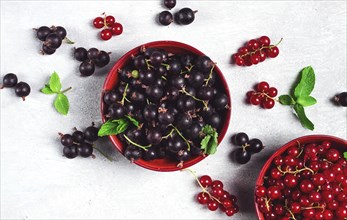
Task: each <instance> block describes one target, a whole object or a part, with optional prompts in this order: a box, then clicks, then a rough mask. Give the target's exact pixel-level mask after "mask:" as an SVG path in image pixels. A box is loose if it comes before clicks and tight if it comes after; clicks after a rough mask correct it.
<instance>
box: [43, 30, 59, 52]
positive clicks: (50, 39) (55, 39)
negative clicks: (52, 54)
mask: <svg viewBox="0 0 347 220" xmlns="http://www.w3.org/2000/svg"><path fill="white" fill-rule="evenodd" d="M62 42H63V41H62V39H61V37H60V36H59V35H58V34H56V33H51V34H49V35H48V36H47V37H46V39H45V42H44V44H45V45H46V46H48V47H50V48H52V49H57V48H58V47H60V45H61V43H62Z"/></svg>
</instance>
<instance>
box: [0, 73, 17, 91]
mask: <svg viewBox="0 0 347 220" xmlns="http://www.w3.org/2000/svg"><path fill="white" fill-rule="evenodd" d="M17 82H18V78H17V76H16V74H14V73H8V74H6V75H5V76H4V78H3V79H2V86H1V88H4V87H6V88H12V87H14V86H15V85H17Z"/></svg>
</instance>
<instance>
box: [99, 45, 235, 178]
mask: <svg viewBox="0 0 347 220" xmlns="http://www.w3.org/2000/svg"><path fill="white" fill-rule="evenodd" d="M143 46H144V47H145V48H151V47H153V48H161V49H165V50H166V51H168V52H171V53H174V54H182V53H184V54H195V55H199V56H200V55H204V53H202V52H201V51H199V50H198V49H195V48H194V47H192V46H189V45H187V44H183V43H180V42H175V41H155V42H151V43H146V44H144V45H140V46H138V47H136V48H134V49H132V50H130V51H129V52H127V53H126V54H125V55H124V56H122V57H121V58H120V59H119V60H118V61H117V62H116V63H115V64H114V66H113V67H112V69H111V71H110V72H109V73H108V75H107V77H106V80H105V83H104V86H103V92H102V96H101V114H102V121H103V122H105V121H106V118H105V111H106V109H105V108H106V106H105V104H104V102H103V99H102V97H103V95H104V91H108V90H112V89H113V88H114V87H115V86H116V84H117V83H118V74H117V70H118V69H120V68H123V67H124V66H125V65H126V63H127V62H128V61H129V60H130V59H131V56H133V55H135V56H136V55H137V54H139V53H140V48H141V47H143ZM214 71H215V73H217V74H218V78H219V81H220V83H221V87H222V88H223V90H224V92H225V94H226V95H227V96H228V98H229V101H230V104H229V105H230V106H231V98H230V93H229V89H228V85H227V82H226V80H225V78H224V77H223V74H222V72H221V71H220V69H219V68H218V67H217V66H215V68H214ZM230 114H231V110H230V109H227V110H226V111H225V114H224V117H223V118H224V119H223V121H224V124H223V127H222V129H221V132H220V134H219V137H218V143H220V142H221V141H222V139H223V137H224V135H225V133H226V131H227V129H228V126H229V121H230ZM109 138H110V140H111V142H112V143H113V145H114V146H115V148H116V149H117V150H118V151H119V152H120V153H122V154H123V151H124V149H123V143H122V142H121V141H120V140H119V139H118V138H117V137H116V136H115V135H112V136H109ZM203 159H204V157H203V156H197V157H193V158H191V159H190V160H188V161H186V162H185V163H184V165H183V167H182V168H178V167H177V162H175V161H170V160H167V159H157V160H153V161H145V160H142V159H140V160H137V161H135V162H134V163H135V164H137V165H139V166H141V167H144V168H147V169H150V170H155V171H176V170H180V169H184V168H187V167H190V166H192V165H194V164H196V163H198V162H199V161H201V160H203Z"/></svg>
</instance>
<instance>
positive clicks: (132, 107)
mask: <svg viewBox="0 0 347 220" xmlns="http://www.w3.org/2000/svg"><path fill="white" fill-rule="evenodd" d="M124 107H125V112H126V113H127V114H130V115H131V114H133V113H134V112H135V111H136V110H137V108H136V105H135V104H132V103H129V104H126V105H125V106H124Z"/></svg>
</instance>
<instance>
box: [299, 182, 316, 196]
mask: <svg viewBox="0 0 347 220" xmlns="http://www.w3.org/2000/svg"><path fill="white" fill-rule="evenodd" d="M313 189H314V186H313V184H312V182H311V181H310V180H307V179H304V180H302V181H301V183H300V190H301V191H302V192H304V193H309V192H311V191H312V190H313Z"/></svg>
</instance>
